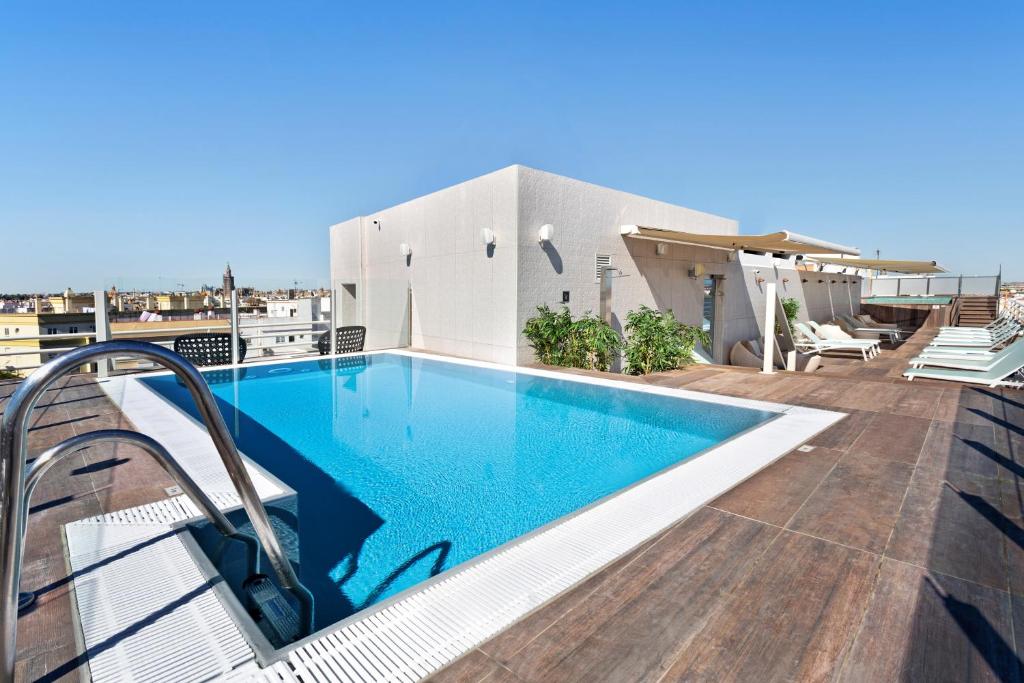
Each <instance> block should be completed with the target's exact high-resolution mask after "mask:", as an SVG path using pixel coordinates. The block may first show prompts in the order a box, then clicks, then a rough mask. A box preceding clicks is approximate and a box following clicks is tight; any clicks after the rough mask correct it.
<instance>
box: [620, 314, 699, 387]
mask: <svg viewBox="0 0 1024 683" xmlns="http://www.w3.org/2000/svg"><path fill="white" fill-rule="evenodd" d="M626 334H627V335H628V338H627V340H626V370H627V372H629V374H631V375H646V374H648V373H651V372H662V371H665V370H674V369H675V368H678V367H681V366H683V365H689V364H690V363H693V362H694V359H693V350H694V349H695V348H696V346H697V344H698V343H702V344H710V343H711V340H710V339H709V338H708V334H707V332H705V331H704V330H702V329H701V328H700V327H697V326H695V325H686V324H684V323H681V322H679V321H678V320H676V317H675V315H673V314H672V311H665V312H664V313H662V312H661V311H656V310H654V309H652V308H648V307H647V306H641V307H640V308H639V309H638V310H635V311H630V312H629V313H628V314H627V315H626Z"/></svg>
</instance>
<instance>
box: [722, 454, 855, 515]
mask: <svg viewBox="0 0 1024 683" xmlns="http://www.w3.org/2000/svg"><path fill="white" fill-rule="evenodd" d="M841 455H842V452H841V451H837V450H832V449H829V448H816V449H815V450H813V451H811V452H810V453H802V452H800V451H791V452H790V453H788V454H787V455H785V456H783V457H782V458H781V459H779V460H777V461H776V462H775V463H773V464H772V465H770V466H769V467H767V468H765V469H763V470H761V472H759V473H758V474H757V475H755V476H753V477H751V478H750V479H747V480H746V481H745V482H743V483H742V484H740V485H739V486H737V487H736V488H734V489H732V490H731V491H728V492H727V493H725V494H723V495H721V496H719V497H718V498H717V499H716V500H715V501H714V502H712V503H711V504H710V505H711V506H712V507H716V508H718V509H721V510H727V511H729V512H733V513H735V514H737V515H743V516H744V517H751V518H753V519H757V520H760V521H762V522H767V523H769V524H775V525H777V526H783V525H785V524H786V522H788V521H789V518H790V517H792V516H793V514H794V513H795V512H796V511H797V510H798V509H799V508H800V506H801V505H803V504H804V501H806V500H807V497H808V496H810V495H811V492H812V491H814V489H815V488H816V487H817V486H818V484H820V483H821V481H822V480H823V479H824V478H825V476H826V475H827V474H828V473H829V471H830V470H831V469H832V468H833V467H834V466H835V464H836V462H838V460H839V458H840V456H841Z"/></svg>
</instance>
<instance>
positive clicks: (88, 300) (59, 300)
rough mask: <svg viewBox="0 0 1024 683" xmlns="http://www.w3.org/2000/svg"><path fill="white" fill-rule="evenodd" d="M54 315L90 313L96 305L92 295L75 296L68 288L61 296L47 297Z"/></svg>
mask: <svg viewBox="0 0 1024 683" xmlns="http://www.w3.org/2000/svg"><path fill="white" fill-rule="evenodd" d="M48 300H49V302H50V308H51V310H52V311H53V312H54V313H91V312H92V311H93V310H94V308H95V305H96V299H95V298H94V297H93V295H92V294H75V293H74V292H72V291H71V288H70V287H68V288H67V289H65V290H64V293H63V294H62V295H61V296H51V297H48Z"/></svg>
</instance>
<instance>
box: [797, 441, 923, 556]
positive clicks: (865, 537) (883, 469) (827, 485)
mask: <svg viewBox="0 0 1024 683" xmlns="http://www.w3.org/2000/svg"><path fill="white" fill-rule="evenodd" d="M912 472H913V467H912V466H911V465H906V464H903V463H898V462H891V461H888V460H878V459H876V458H872V457H868V456H861V457H851V456H850V455H846V456H844V457H843V459H842V460H840V461H839V464H837V465H836V467H835V469H833V470H832V472H831V474H829V475H828V477H826V478H825V481H823V482H822V483H821V486H819V487H818V489H817V491H815V492H814V493H813V494H812V495H811V497H810V498H809V499H808V500H807V502H806V503H805V504H804V506H803V508H801V509H800V511H799V512H798V513H797V514H796V516H795V517H794V518H793V520H792V521H791V522H790V523H789V525H788V527H787V528H790V529H794V530H796V531H800V532H802V533H806V534H810V535H812V536H817V537H819V538H824V539H827V540H830V541H835V542H836V543H842V544H844V545H849V546H853V547H855V548H862V549H864V550H868V551H870V552H873V553H881V552H882V551H883V550H884V549H885V544H886V542H887V541H888V540H889V534H890V533H891V532H892V529H893V527H894V526H895V525H896V520H897V516H898V514H899V508H900V503H901V502H902V501H903V494H904V492H905V491H906V489H907V483H908V482H909V481H910V476H911V473H912Z"/></svg>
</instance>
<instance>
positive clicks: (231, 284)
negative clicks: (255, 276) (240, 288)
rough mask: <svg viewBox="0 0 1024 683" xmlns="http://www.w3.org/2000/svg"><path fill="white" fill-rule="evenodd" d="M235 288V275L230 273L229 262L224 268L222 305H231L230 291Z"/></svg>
mask: <svg viewBox="0 0 1024 683" xmlns="http://www.w3.org/2000/svg"><path fill="white" fill-rule="evenodd" d="M234 289H235V276H234V275H232V274H231V264H230V263H228V265H227V268H225V269H224V303H223V305H224V306H230V305H231V292H232V291H234Z"/></svg>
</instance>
